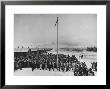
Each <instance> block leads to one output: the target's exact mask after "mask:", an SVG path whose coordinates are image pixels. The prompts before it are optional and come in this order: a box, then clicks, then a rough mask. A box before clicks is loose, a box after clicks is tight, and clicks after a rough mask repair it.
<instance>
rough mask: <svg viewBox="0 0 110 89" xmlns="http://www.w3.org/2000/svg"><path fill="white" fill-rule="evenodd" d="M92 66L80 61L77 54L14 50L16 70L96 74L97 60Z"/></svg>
mask: <svg viewBox="0 0 110 89" xmlns="http://www.w3.org/2000/svg"><path fill="white" fill-rule="evenodd" d="M91 65H92V67H91V68H87V65H86V63H85V62H80V61H78V59H77V58H76V57H75V55H72V56H69V55H64V54H59V55H58V61H57V55H56V54H52V53H47V52H46V50H38V51H31V49H29V50H28V52H14V71H16V70H17V69H20V70H22V68H32V71H33V70H34V69H38V70H48V71H61V72H68V71H73V72H74V76H94V71H97V62H93V63H92V64H91Z"/></svg>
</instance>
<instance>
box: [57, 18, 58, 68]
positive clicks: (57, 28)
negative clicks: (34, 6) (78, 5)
mask: <svg viewBox="0 0 110 89" xmlns="http://www.w3.org/2000/svg"><path fill="white" fill-rule="evenodd" d="M57 68H58V17H57Z"/></svg>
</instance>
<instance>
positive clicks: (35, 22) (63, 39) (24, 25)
mask: <svg viewBox="0 0 110 89" xmlns="http://www.w3.org/2000/svg"><path fill="white" fill-rule="evenodd" d="M57 16H58V17H59V47H79V46H96V45H97V15H96V14H15V15H14V47H15V48H17V47H18V46H20V47H21V46H24V47H28V46H29V47H31V46H32V47H44V48H45V47H56V40H57V39H56V38H57V35H56V34H57V28H56V26H55V22H56V20H57Z"/></svg>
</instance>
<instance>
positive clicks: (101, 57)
mask: <svg viewBox="0 0 110 89" xmlns="http://www.w3.org/2000/svg"><path fill="white" fill-rule="evenodd" d="M5 11H6V12H5V13H6V14H5V28H6V31H5V32H6V34H5V47H6V49H5V58H6V59H5V64H6V65H5V66H6V67H5V68H6V69H5V78H6V80H5V81H6V85H106V6H105V5H83V6H82V5H75V6H73V5H58V6H57V5H53V6H52V5H34V6H32V5H22V6H21V5H6V10H5ZM64 13H66V14H97V50H98V51H97V59H98V60H97V63H98V72H97V76H87V77H84V76H78V77H75V76H14V14H64Z"/></svg>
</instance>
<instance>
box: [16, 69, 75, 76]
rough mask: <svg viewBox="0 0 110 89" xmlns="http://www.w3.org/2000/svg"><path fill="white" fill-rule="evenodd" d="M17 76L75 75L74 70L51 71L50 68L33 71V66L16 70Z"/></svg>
mask: <svg viewBox="0 0 110 89" xmlns="http://www.w3.org/2000/svg"><path fill="white" fill-rule="evenodd" d="M14 75H15V76H74V73H73V72H72V71H69V72H59V71H53V70H51V71H49V70H37V69H35V70H34V71H32V69H31V68H22V70H19V69H18V70H16V71H15V72H14Z"/></svg>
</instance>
